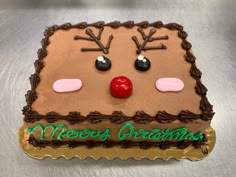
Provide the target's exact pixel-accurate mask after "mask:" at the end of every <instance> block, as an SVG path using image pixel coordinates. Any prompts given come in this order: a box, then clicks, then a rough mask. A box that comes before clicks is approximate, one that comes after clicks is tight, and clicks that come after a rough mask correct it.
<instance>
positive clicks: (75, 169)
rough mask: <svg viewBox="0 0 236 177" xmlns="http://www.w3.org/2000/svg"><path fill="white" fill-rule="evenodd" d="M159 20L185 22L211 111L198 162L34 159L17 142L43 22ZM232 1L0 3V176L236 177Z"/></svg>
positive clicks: (235, 10) (235, 8)
mask: <svg viewBox="0 0 236 177" xmlns="http://www.w3.org/2000/svg"><path fill="white" fill-rule="evenodd" d="M98 20H104V21H106V22H111V21H114V20H119V21H127V20H134V21H136V22H139V21H143V20H148V21H150V22H154V21H157V20H161V21H163V22H164V23H168V22H177V23H180V24H182V25H183V26H184V29H185V31H187V33H188V34H189V37H188V39H189V41H190V42H191V43H192V45H193V48H192V49H193V52H194V55H195V56H196V57H197V65H198V67H199V68H200V70H201V71H202V72H203V76H202V80H203V83H204V84H205V85H206V86H207V88H208V90H209V91H208V98H209V100H210V102H211V103H212V104H213V105H214V111H215V112H216V115H215V116H214V119H213V120H212V127H213V128H214V129H215V130H216V136H217V142H216V145H215V148H214V150H213V152H212V153H211V154H210V155H209V157H207V158H206V159H204V160H202V161H198V162H191V161H188V160H183V161H180V162H178V161H175V160H169V161H167V162H163V161H161V160H155V161H150V160H147V159H144V160H141V161H135V160H133V159H129V160H127V161H122V160H119V159H115V160H113V161H108V160H106V159H101V160H99V161H95V160H93V159H91V158H89V159H86V160H79V159H72V160H69V161H68V160H65V159H63V158H61V159H58V160H52V159H45V160H42V161H41V160H35V159H32V158H30V157H28V156H27V155H25V154H24V153H23V151H22V150H21V149H20V148H19V144H18V128H19V127H20V126H21V125H22V122H23V119H22V115H21V109H22V107H23V106H24V105H25V98H24V94H25V93H26V91H27V90H28V89H29V88H30V85H29V80H28V78H29V76H30V74H31V73H33V72H34V67H33V63H34V60H35V59H36V57H37V54H36V52H37V50H38V48H40V41H41V39H42V37H43V31H44V29H45V27H46V26H51V25H53V24H62V23H65V22H71V23H78V22H81V21H87V22H95V21H98ZM235 80H236V1H235V0H231V1H229V0H228V1H224V0H208V1H204V0H198V1H194V0H182V1H164V0H162V1H158V0H153V1H135V0H129V1H128V0H119V1H118V0H117V1H109V0H98V1H94V2H92V1H91V0H80V1H79V0H78V1H76V0H64V1H56V0H51V1H46V0H41V1H36V0H32V1H28V0H18V1H15V2H14V1H12V0H10V1H7V0H2V1H1V2H0V100H1V104H0V112H1V114H0V176H1V177H8V176H9V177H13V176H21V177H32V176H34V177H40V176H42V177H47V176H50V177H54V176H60V177H69V176H70V177H73V176H83V177H86V176H93V177H96V176H104V177H111V176H112V177H116V176H129V177H132V176H135V177H140V176H149V177H152V176H159V177H161V176H165V177H168V176H175V177H184V176H191V177H198V176H199V177H200V176H201V177H203V176H204V177H208V176H209V177H211V176H214V177H217V176H219V177H222V176H225V177H233V176H236V159H235V158H236V152H235V150H236V132H235V129H236V128H235V127H236V82H235Z"/></svg>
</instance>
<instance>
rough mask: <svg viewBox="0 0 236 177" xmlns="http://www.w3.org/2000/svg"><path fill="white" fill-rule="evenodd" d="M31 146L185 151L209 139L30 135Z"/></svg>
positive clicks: (198, 146)
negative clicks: (43, 137)
mask: <svg viewBox="0 0 236 177" xmlns="http://www.w3.org/2000/svg"><path fill="white" fill-rule="evenodd" d="M28 142H29V144H31V145H33V146H35V147H40V148H44V147H46V146H51V147H53V148H58V147H60V146H64V145H67V146H68V147H70V148H75V147H79V146H85V147H87V148H94V147H98V146H103V147H105V148H111V147H114V146H120V147H121V148H132V147H140V148H141V149H149V148H152V147H159V148H160V149H168V148H170V147H176V148H178V149H185V148H187V147H188V146H190V145H192V146H193V147H194V148H200V147H201V146H202V145H204V144H206V142H207V138H206V136H205V135H204V138H203V139H202V140H197V141H175V142H174V141H163V142H148V141H140V142H133V141H130V140H123V141H111V140H107V141H94V140H88V141H73V140H70V141H59V140H52V141H48V140H37V139H36V138H35V137H34V136H33V135H30V137H29V139H28Z"/></svg>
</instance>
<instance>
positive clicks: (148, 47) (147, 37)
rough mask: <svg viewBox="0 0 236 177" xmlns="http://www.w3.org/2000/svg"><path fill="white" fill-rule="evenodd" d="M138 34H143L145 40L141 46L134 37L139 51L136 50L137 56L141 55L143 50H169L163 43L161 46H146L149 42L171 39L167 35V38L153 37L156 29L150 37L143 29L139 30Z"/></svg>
mask: <svg viewBox="0 0 236 177" xmlns="http://www.w3.org/2000/svg"><path fill="white" fill-rule="evenodd" d="M138 32H140V33H141V35H142V38H143V43H142V44H139V42H138V39H137V37H136V36H133V37H132V40H133V41H134V42H135V44H136V46H137V50H136V53H137V54H140V53H141V51H142V50H152V49H167V47H166V46H165V45H164V44H162V43H161V45H160V46H146V44H147V43H148V42H152V41H155V40H166V39H169V37H168V36H167V35H166V36H159V37H152V35H153V34H155V33H156V29H155V28H152V29H151V30H150V32H149V34H148V35H146V34H145V33H144V31H143V29H142V28H140V27H139V28H138Z"/></svg>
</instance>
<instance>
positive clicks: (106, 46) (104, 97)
mask: <svg viewBox="0 0 236 177" xmlns="http://www.w3.org/2000/svg"><path fill="white" fill-rule="evenodd" d="M54 41H56V42H55V43H54ZM47 50H48V55H47V57H46V58H45V59H44V61H45V63H46V65H45V68H44V70H43V71H42V77H44V79H43V80H42V82H44V83H42V82H40V84H39V86H38V88H37V89H38V93H39V94H41V95H42V96H41V97H40V98H39V99H37V100H36V101H35V103H34V104H33V107H34V106H35V107H36V106H37V107H38V108H42V109H41V110H39V111H41V112H42V113H44V112H45V113H46V112H47V111H48V110H59V107H57V104H55V103H57V102H61V101H63V102H65V103H66V104H65V107H64V108H63V109H61V112H60V113H61V114H66V113H68V112H70V111H73V110H79V111H80V110H81V111H80V112H81V114H83V115H86V114H88V113H89V112H90V111H99V112H102V113H105V114H106V113H107V114H110V113H112V112H113V111H114V110H120V111H122V112H124V113H125V114H127V115H132V114H133V113H134V112H135V111H145V112H147V113H148V114H150V115H155V114H156V112H157V111H158V110H166V111H168V112H170V113H173V114H176V113H178V111H179V110H183V109H190V110H193V111H195V112H196V113H198V112H200V110H199V109H198V104H199V101H200V98H199V97H198V96H197V95H196V94H195V93H194V89H193V88H194V86H195V82H194V79H192V78H191V76H190V75H186V73H188V72H189V69H190V66H189V64H187V62H185V61H184V60H185V59H184V55H185V51H184V50H183V49H182V48H181V39H180V38H178V35H177V31H174V30H173V31H171V30H169V29H166V28H161V29H156V28H154V27H148V28H144V29H143V28H140V27H137V26H136V27H132V28H125V27H119V28H111V27H107V26H105V27H101V28H95V27H88V28H86V29H70V30H68V31H63V30H59V31H57V32H56V33H55V34H54V35H53V36H51V38H50V45H49V46H48V48H47ZM47 66H48V68H50V69H51V70H49V69H47ZM184 87H187V88H191V89H184ZM52 88H53V89H52ZM189 99H191V100H190V101H189ZM179 100H182V101H183V102H186V103H187V102H188V103H190V104H178V102H179ZM166 103H172V105H171V106H170V105H167V104H166ZM42 105H47V106H42ZM194 109H195V110H194Z"/></svg>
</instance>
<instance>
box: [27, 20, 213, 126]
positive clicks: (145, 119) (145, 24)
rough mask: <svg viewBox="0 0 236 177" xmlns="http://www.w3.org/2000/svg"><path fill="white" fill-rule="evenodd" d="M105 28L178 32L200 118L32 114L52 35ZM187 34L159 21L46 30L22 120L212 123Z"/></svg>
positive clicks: (142, 114) (189, 114) (187, 113)
mask: <svg viewBox="0 0 236 177" xmlns="http://www.w3.org/2000/svg"><path fill="white" fill-rule="evenodd" d="M104 26H109V27H112V28H118V27H120V26H123V27H126V28H132V27H134V26H139V27H141V28H147V27H149V26H151V27H155V28H167V29H169V30H177V31H178V36H179V37H180V38H181V39H182V48H183V49H184V50H185V51H186V55H185V59H186V61H187V62H189V63H190V64H191V69H190V74H191V76H192V77H193V78H194V79H195V80H196V86H195V90H196V93H197V94H198V95H200V97H201V101H200V109H201V111H202V113H201V114H195V113H193V112H191V111H189V110H182V111H180V113H179V114H178V115H172V114H169V113H167V112H165V111H160V112H158V113H157V114H156V115H155V116H150V115H148V114H146V113H145V112H142V111H138V112H136V114H135V115H134V116H132V117H130V116H126V115H124V114H123V113H122V112H118V111H115V112H113V113H112V114H111V115H104V114H102V113H99V112H91V113H90V114H88V115H86V116H85V115H80V113H79V112H70V113H69V114H68V115H60V114H58V113H55V112H49V113H47V114H46V115H41V114H39V113H38V112H37V111H33V110H32V107H31V106H32V103H33V102H34V101H35V100H36V99H37V93H36V91H35V89H36V87H37V86H38V84H39V82H40V77H39V73H40V72H41V70H42V68H43V67H44V63H43V59H44V57H45V56H47V50H46V47H47V46H48V45H49V43H50V42H49V37H50V36H51V35H53V34H54V32H55V31H57V30H60V29H61V30H69V29H71V28H80V29H84V28H86V27H96V28H102V27H104ZM186 37H187V33H186V32H185V31H183V27H182V26H181V25H179V24H176V23H169V24H165V25H164V24H163V23H162V22H160V21H157V22H153V23H149V22H147V21H143V22H140V23H134V22H133V21H127V22H124V23H121V22H119V21H114V22H111V23H105V22H103V21H99V22H96V23H91V24H88V23H86V22H81V23H78V24H75V25H72V24H70V23H65V24H62V25H59V26H58V25H53V26H51V27H48V28H47V29H46V30H45V32H44V38H43V39H42V41H41V44H42V48H41V49H39V50H38V59H37V60H36V61H35V63H34V65H35V74H33V75H31V77H30V83H31V90H29V91H28V92H27V93H26V95H25V97H26V102H27V105H26V106H25V107H24V108H23V110H22V112H23V114H24V120H25V121H26V122H35V121H38V120H41V119H44V120H46V121H48V122H55V121H57V120H67V121H68V122H69V123H71V124H74V123H81V122H84V121H89V122H91V123H100V122H102V121H103V120H107V119H109V120H110V121H111V123H115V124H120V123H123V122H125V121H130V120H133V121H134V122H136V123H140V124H145V123H148V122H151V121H158V122H160V123H166V122H172V121H174V120H180V121H181V122H185V123H188V122H191V121H193V120H197V119H202V120H205V121H208V120H211V119H212V117H213V115H214V112H213V109H212V107H213V106H212V105H211V104H210V103H209V101H208V99H207V97H206V92H207V89H206V87H205V86H204V85H203V84H202V83H201V80H200V79H201V72H200V70H199V69H198V68H197V67H196V65H195V60H196V58H195V56H194V55H193V54H192V53H191V51H190V49H191V47H192V46H191V44H190V43H189V42H188V41H187V40H186Z"/></svg>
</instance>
